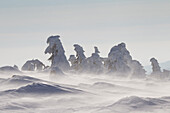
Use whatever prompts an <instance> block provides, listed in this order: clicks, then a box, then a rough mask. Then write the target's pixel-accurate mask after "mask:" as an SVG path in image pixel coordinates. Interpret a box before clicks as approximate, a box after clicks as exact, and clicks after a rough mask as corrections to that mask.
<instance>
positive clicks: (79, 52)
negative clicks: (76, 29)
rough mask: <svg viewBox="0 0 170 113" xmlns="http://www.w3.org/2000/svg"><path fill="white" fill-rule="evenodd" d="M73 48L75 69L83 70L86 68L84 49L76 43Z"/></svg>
mask: <svg viewBox="0 0 170 113" xmlns="http://www.w3.org/2000/svg"><path fill="white" fill-rule="evenodd" d="M73 46H74V50H75V51H76V62H75V63H76V64H75V65H76V69H77V71H79V72H82V71H84V70H85V68H86V64H87V63H86V56H85V55H84V52H85V51H84V50H83V48H82V47H81V46H80V45H78V44H74V45H73Z"/></svg>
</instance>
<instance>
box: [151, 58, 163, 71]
mask: <svg viewBox="0 0 170 113" xmlns="http://www.w3.org/2000/svg"><path fill="white" fill-rule="evenodd" d="M150 62H151V65H152V74H160V73H161V68H160V66H159V63H158V61H157V60H156V59H155V58H151V59H150Z"/></svg>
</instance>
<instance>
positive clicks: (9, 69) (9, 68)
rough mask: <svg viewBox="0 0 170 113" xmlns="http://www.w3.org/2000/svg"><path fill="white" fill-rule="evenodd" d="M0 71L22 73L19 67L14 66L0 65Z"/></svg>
mask: <svg viewBox="0 0 170 113" xmlns="http://www.w3.org/2000/svg"><path fill="white" fill-rule="evenodd" d="M0 72H15V73H21V71H19V70H18V69H17V68H15V67H12V66H4V67H0Z"/></svg>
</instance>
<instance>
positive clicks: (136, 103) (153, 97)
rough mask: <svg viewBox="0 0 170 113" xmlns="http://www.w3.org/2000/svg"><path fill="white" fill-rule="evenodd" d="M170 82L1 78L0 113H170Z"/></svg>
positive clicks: (73, 77) (105, 77)
mask: <svg viewBox="0 0 170 113" xmlns="http://www.w3.org/2000/svg"><path fill="white" fill-rule="evenodd" d="M169 88H170V81H169V80H168V79H167V80H166V81H165V80H159V79H147V78H144V79H128V78H114V77H113V76H111V75H89V74H81V75H76V74H70V73H65V74H64V75H62V76H60V75H56V77H54V78H50V76H49V73H38V72H23V73H22V74H19V75H13V74H8V75H3V74H0V113H170V90H169Z"/></svg>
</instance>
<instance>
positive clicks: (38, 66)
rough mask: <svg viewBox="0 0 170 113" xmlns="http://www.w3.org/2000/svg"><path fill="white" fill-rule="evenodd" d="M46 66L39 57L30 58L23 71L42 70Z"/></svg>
mask: <svg viewBox="0 0 170 113" xmlns="http://www.w3.org/2000/svg"><path fill="white" fill-rule="evenodd" d="M44 68H45V65H44V64H43V63H42V62H41V61H39V60H38V59H35V60H28V61H27V62H26V63H25V64H24V65H23V66H22V68H21V69H22V70H23V71H42V70H43V69H44Z"/></svg>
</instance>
